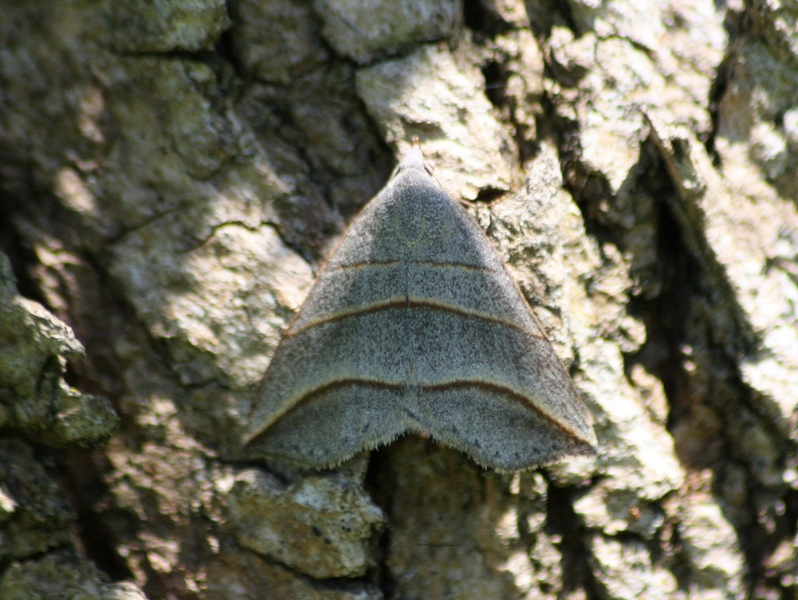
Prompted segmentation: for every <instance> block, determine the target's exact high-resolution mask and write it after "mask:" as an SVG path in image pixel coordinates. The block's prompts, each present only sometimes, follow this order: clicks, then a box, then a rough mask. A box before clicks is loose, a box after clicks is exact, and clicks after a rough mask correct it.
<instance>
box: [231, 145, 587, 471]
mask: <svg viewBox="0 0 798 600" xmlns="http://www.w3.org/2000/svg"><path fill="white" fill-rule="evenodd" d="M406 433H416V434H420V435H423V436H430V437H432V438H433V439H435V440H438V441H440V442H442V443H444V444H446V445H448V446H451V447H453V448H456V449H458V450H460V451H462V452H464V453H465V454H467V455H468V456H470V457H471V458H472V459H473V460H474V461H476V462H477V463H479V464H480V465H482V466H485V467H489V468H492V469H495V470H497V471H513V470H521V469H527V468H530V467H533V466H536V465H540V464H545V463H549V462H552V461H555V460H558V459H560V458H563V457H567V456H573V455H588V454H592V453H594V446H595V444H596V437H595V434H594V432H593V427H592V424H591V419H590V416H589V414H588V411H587V409H586V407H585V405H584V404H583V402H582V401H581V399H580V398H579V395H578V393H577V391H576V389H575V388H574V385H573V383H572V381H571V379H570V377H569V375H568V373H567V372H566V371H565V369H564V367H563V365H562V363H561V362H560V360H559V359H558V357H557V356H556V354H555V352H554V350H553V348H552V346H551V344H550V343H549V342H548V340H547V339H546V336H545V334H544V332H543V330H542V328H541V326H540V324H539V323H538V320H537V318H536V317H535V315H534V314H533V312H532V310H531V309H530V307H529V305H528V304H527V302H526V300H525V299H524V297H523V295H522V294H521V292H520V290H519V289H518V287H517V286H516V284H515V282H514V281H513V280H512V279H511V277H510V276H509V274H508V273H507V270H506V269H505V267H504V264H503V263H502V261H501V259H500V258H499V256H498V254H497V253H496V251H495V250H494V248H493V247H492V245H491V243H490V241H489V240H488V238H487V237H486V236H485V234H484V232H483V231H482V229H481V228H480V227H479V225H478V224H477V223H476V221H475V220H474V219H473V218H472V217H471V216H470V215H469V214H468V213H467V212H466V211H465V209H464V208H463V207H461V206H460V205H459V203H458V202H456V201H455V200H453V199H452V198H451V197H450V196H449V195H448V194H447V193H446V191H445V190H444V189H443V188H442V187H441V185H440V184H439V183H438V181H437V180H436V179H435V177H434V176H433V173H432V169H431V168H430V167H429V166H428V165H427V164H426V163H425V162H424V158H423V156H422V154H421V150H420V149H419V148H417V147H414V148H413V149H412V150H410V151H409V152H408V153H407V155H406V156H405V157H404V159H403V160H402V161H401V163H400V164H399V165H398V166H397V167H396V169H395V170H394V172H393V175H392V176H391V179H390V180H389V182H388V183H387V184H386V186H385V187H384V188H383V189H382V191H380V193H379V194H378V195H377V196H376V197H374V198H373V199H372V200H371V201H370V202H369V203H368V204H367V205H366V206H365V207H364V208H363V210H362V211H361V213H360V214H359V215H358V216H357V218H356V219H355V220H354V222H353V223H352V224H351V226H350V227H349V229H348V230H347V231H346V233H345V234H344V236H343V237H342V239H341V241H340V242H339V244H338V246H337V248H336V249H335V250H334V252H333V253H332V255H331V256H330V258H329V260H328V262H327V264H326V265H325V267H324V268H323V270H322V271H321V273H320V274H319V276H318V279H317V280H316V282H315V284H314V286H313V288H312V289H311V291H310V293H309V295H308V297H307V299H306V300H305V303H304V304H303V306H302V308H301V309H300V310H299V312H298V313H297V315H296V316H295V317H294V319H293V321H292V322H291V323H290V325H289V327H288V329H287V330H286V331H285V333H284V335H283V338H282V341H281V342H280V345H279V346H278V348H277V350H276V352H275V354H274V357H273V359H272V361H271V363H270V365H269V368H268V370H267V371H266V374H265V376H264V378H263V382H262V385H261V388H260V391H259V393H258V395H257V397H256V398H255V402H254V405H253V409H252V412H251V415H250V419H249V423H248V428H247V431H246V433H245V439H244V442H245V451H246V453H247V455H248V456H250V457H252V458H270V457H272V458H277V459H280V460H283V461H287V462H289V463H292V464H295V465H297V466H299V467H302V468H308V469H325V468H331V467H334V466H336V465H339V464H340V463H342V462H344V461H346V460H348V459H349V458H351V457H352V456H354V455H355V454H356V453H358V452H361V451H363V450H370V449H373V448H376V447H378V446H381V445H383V444H388V443H390V442H392V441H393V440H395V439H396V438H398V437H399V436H401V435H404V434H406Z"/></svg>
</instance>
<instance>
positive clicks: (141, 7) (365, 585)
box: [0, 0, 798, 600]
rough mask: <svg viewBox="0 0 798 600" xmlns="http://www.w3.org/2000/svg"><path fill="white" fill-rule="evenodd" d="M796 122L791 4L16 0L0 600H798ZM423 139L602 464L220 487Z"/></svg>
mask: <svg viewBox="0 0 798 600" xmlns="http://www.w3.org/2000/svg"><path fill="white" fill-rule="evenodd" d="M796 98H798V2H796V1H795V0H785V1H782V2H775V0H746V2H745V3H743V2H742V0H729V1H728V2H712V1H711V0H697V1H693V0H670V1H668V2H661V1H654V0H635V1H632V0H601V1H592V0H591V1H588V0H562V1H559V0H557V1H554V0H528V1H527V2H526V3H524V2H522V1H521V0H435V1H432V0H420V1H417V0H399V1H387V0H315V1H313V2H309V1H306V0H270V1H262V0H229V1H228V2H224V1H223V0H153V1H144V0H136V1H132V2H113V1H111V0H63V1H61V2H52V1H49V0H48V1H46V0H14V1H12V2H3V3H2V4H0V242H2V251H3V256H0V600H11V599H15V600H16V599H23V598H24V599H29V598H47V599H50V598H63V599H65V600H66V599H72V600H76V599H81V600H83V599H90V598H91V599H94V598H96V599H103V600H110V599H114V600H140V599H144V598H150V599H153V600H154V599H156V598H158V599H160V598H175V599H178V598H180V599H183V598H186V599H188V598H208V599H240V600H245V599H255V598H311V599H316V598H318V599H322V598H323V599H329V600H333V599H336V600H339V599H352V600H354V599H358V600H367V599H369V600H370V599H378V598H385V599H394V598H395V599H399V598H401V599H412V598H419V599H421V598H425V599H429V598H433V599H437V598H530V599H531V598H568V599H574V600H575V599H578V598H596V599H627V598H628V599H632V598H685V599H688V598H690V599H692V598H696V599H702V600H703V599H707V600H709V599H713V600H714V599H718V598H746V597H750V598H766V599H773V600H776V599H781V598H784V599H786V598H798V537H797V533H798V532H797V531H796V520H797V519H798V451H797V448H798V210H796V203H797V202H798V107H796V101H795V99H796ZM414 136H417V137H418V138H419V139H420V140H421V144H422V148H423V150H424V152H425V154H426V156H427V158H428V160H429V162H431V163H432V164H433V166H434V168H435V170H436V175H437V177H438V178H439V180H440V181H441V182H442V183H443V184H444V186H445V187H446V188H447V189H448V190H449V192H450V193H451V194H452V195H454V196H455V197H459V198H462V199H463V200H464V201H469V206H470V208H469V210H471V211H472V213H473V214H474V215H475V217H476V218H477V220H478V221H479V223H480V224H481V225H482V226H483V227H484V228H485V230H486V231H487V233H488V235H489V236H490V237H491V239H492V240H493V241H494V243H495V245H496V248H497V249H498V250H499V252H500V254H501V255H502V257H503V258H504V259H505V261H506V263H507V265H508V268H509V269H510V271H511V274H512V275H513V277H514V278H515V279H516V281H517V282H518V284H519V286H520V288H521V290H522V291H523V293H524V294H525V295H526V297H527V298H528V300H529V302H530V304H531V305H532V306H533V308H534V309H535V310H536V312H537V314H538V316H539V317H540V319H541V321H542V322H543V324H544V326H545V328H546V330H547V332H548V333H549V335H550V337H551V339H552V341H553V343H554V344H555V347H556V349H557V351H558V353H559V354H560V356H561V357H562V359H563V361H564V362H565V363H566V365H568V366H569V368H570V372H571V374H572V376H573V378H574V381H575V382H576V385H577V387H578V389H579V390H580V392H581V394H582V396H583V398H584V400H585V402H586V403H587V404H588V406H589V408H590V410H591V412H592V414H593V415H594V418H595V426H596V431H597V435H598V439H599V449H598V455H597V456H596V458H595V459H579V460H572V461H566V462H564V463H562V464H556V465H551V466H549V467H546V468H541V469H537V470H534V471H530V472H525V473H518V474H511V475H498V474H495V473H492V472H487V471H484V470H482V469H480V468H479V467H478V466H476V465H474V464H473V463H471V462H470V461H469V460H468V459H467V458H466V457H465V456H464V455H462V454H460V453H458V452H455V451H453V450H451V449H448V448H445V447H442V446H440V445H438V444H436V443H434V442H432V441H430V440H423V439H420V438H417V437H412V436H409V437H406V438H404V439H401V440H399V441H397V442H396V443H395V444H392V445H390V446H387V447H384V448H381V449H379V450H378V451H375V452H373V453H371V454H370V455H364V456H359V457H356V458H355V459H353V460H352V461H350V463H348V464H346V465H344V466H343V467H342V468H340V469H338V470H335V471H330V472H324V473H312V474H308V473H300V472H292V471H288V470H285V469H282V470H280V469H274V468H272V469H269V468H268V467H267V466H265V465H258V464H252V463H246V462H244V461H242V460H241V455H240V453H239V446H240V444H239V442H240V435H241V431H242V427H243V425H244V423H245V420H246V418H247V417H246V415H247V414H248V412H249V408H250V405H251V402H252V400H253V398H254V391H255V389H256V388H257V385H258V382H259V379H260V378H261V377H262V375H263V373H264V371H265V370H266V367H267V365H268V362H269V359H270V356H271V354H272V352H273V351H274V348H275V346H276V344H277V342H278V341H279V337H280V332H281V331H282V329H283V328H284V326H285V325H286V323H287V322H288V320H289V319H290V318H291V316H292V314H293V313H294V311H295V310H296V309H297V307H298V306H299V305H300V304H301V302H302V300H303V298H304V296H305V294H306V293H307V291H308V289H309V286H310V285H311V283H312V281H313V277H314V273H315V272H317V270H318V268H319V266H320V265H321V264H322V261H323V258H324V256H325V255H326V253H327V252H328V251H329V249H330V248H331V247H332V245H333V244H334V243H335V241H336V240H337V239H338V237H339V236H340V234H341V231H342V230H343V228H344V227H345V225H346V224H347V223H348V222H349V221H350V220H351V219H352V217H353V215H354V214H356V212H357V210H358V209H359V208H360V207H361V206H362V205H363V204H365V202H366V201H368V199H369V198H370V197H371V196H372V195H373V194H374V193H375V192H376V191H377V190H378V189H379V187H380V186H381V185H382V184H383V183H384V182H385V180H386V179H387V177H388V175H389V173H390V170H391V167H392V165H393V164H394V160H395V157H396V156H397V155H400V154H402V153H403V152H404V151H405V150H406V149H407V148H408V146H409V144H410V143H411V139H412V138H413V137H414ZM78 340H79V341H78Z"/></svg>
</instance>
